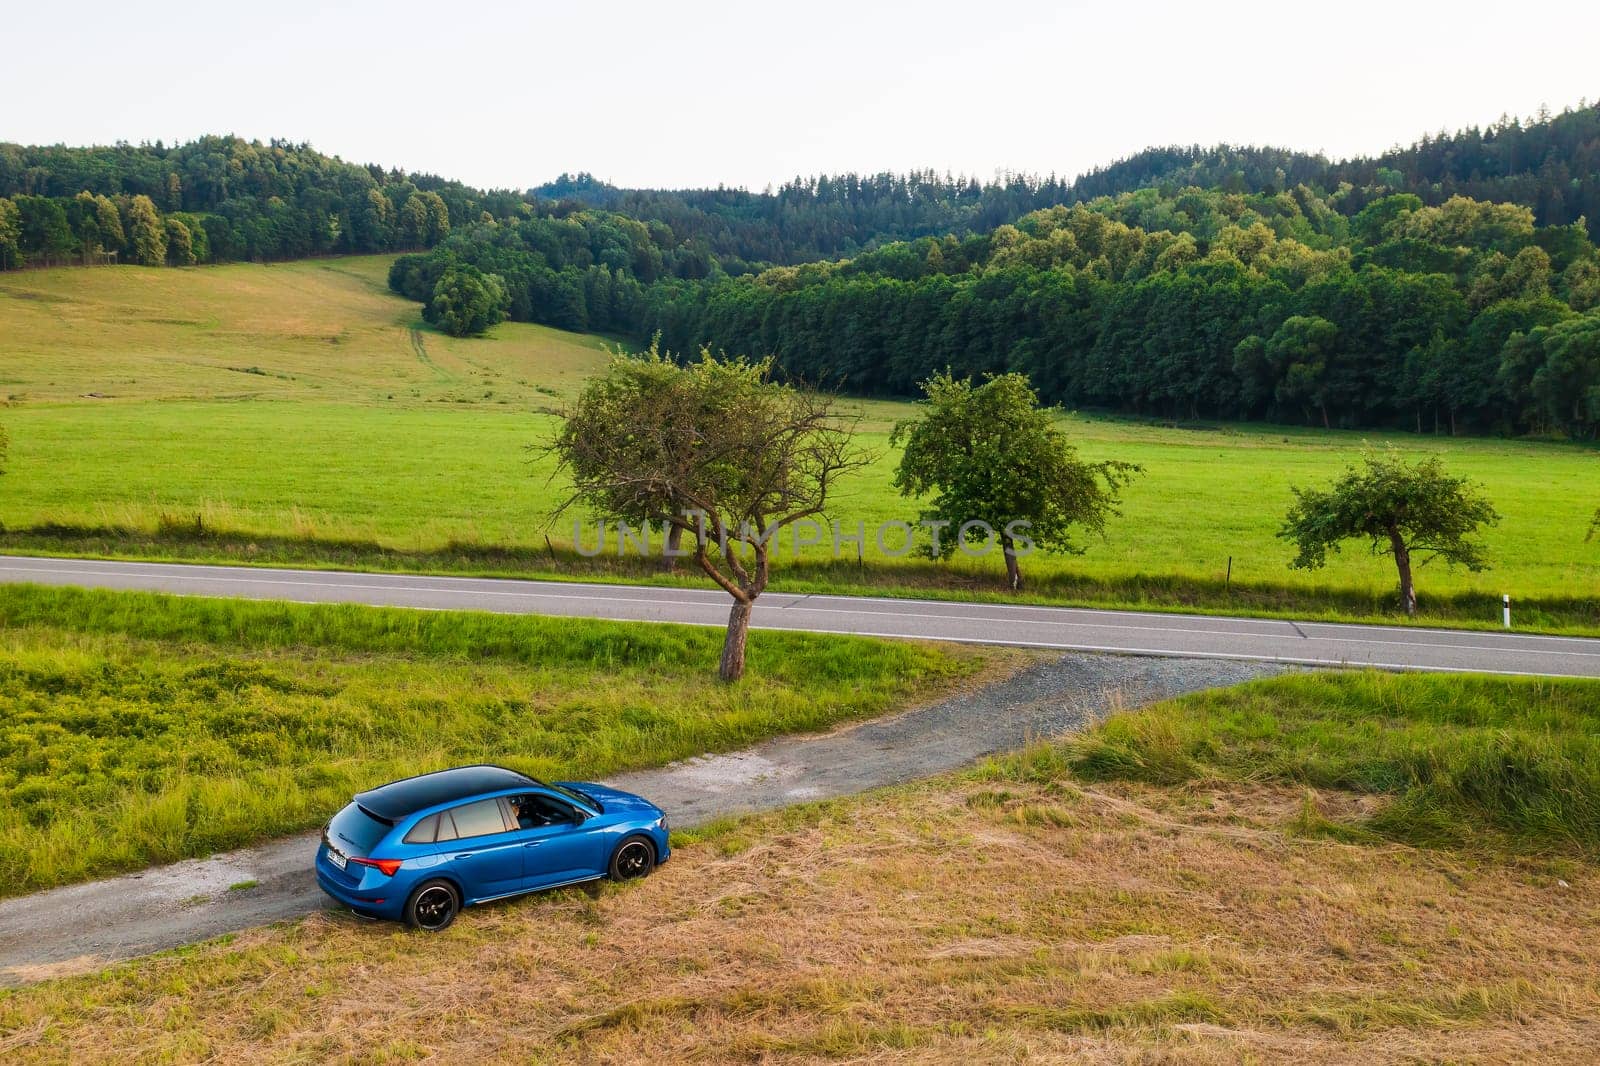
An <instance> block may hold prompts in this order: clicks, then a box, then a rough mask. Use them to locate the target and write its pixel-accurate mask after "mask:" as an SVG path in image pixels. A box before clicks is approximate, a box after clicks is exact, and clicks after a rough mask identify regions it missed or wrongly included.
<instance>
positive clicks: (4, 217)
mask: <svg viewBox="0 0 1600 1066" xmlns="http://www.w3.org/2000/svg"><path fill="white" fill-rule="evenodd" d="M21 265H22V213H21V212H20V211H18V210H17V205H16V204H14V203H12V202H11V201H10V200H8V199H6V198H4V197H0V270H15V269H16V268H17V267H19V266H21Z"/></svg>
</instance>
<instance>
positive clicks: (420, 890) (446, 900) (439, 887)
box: [406, 881, 461, 933]
mask: <svg viewBox="0 0 1600 1066" xmlns="http://www.w3.org/2000/svg"><path fill="white" fill-rule="evenodd" d="M460 912H461V896H460V894H459V893H457V892H456V887H455V886H454V885H452V884H451V883H450V882H449V881H425V882H423V883H422V884H420V885H418V886H417V890H416V891H415V892H413V893H411V898H410V899H408V900H407V901H406V924H407V925H409V926H410V927H411V928H413V929H421V930H422V931H424V932H427V933H437V932H438V931H439V930H441V929H444V928H445V927H446V926H448V925H449V924H450V923H451V922H453V921H455V920H456V915H457V914H459V913H460Z"/></svg>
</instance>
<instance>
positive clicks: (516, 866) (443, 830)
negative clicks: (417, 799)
mask: <svg viewBox="0 0 1600 1066" xmlns="http://www.w3.org/2000/svg"><path fill="white" fill-rule="evenodd" d="M445 814H446V815H448V816H449V819H448V821H449V824H448V825H447V824H446V819H444V818H441V819H440V820H439V837H438V841H439V844H438V847H439V854H440V855H441V856H442V857H444V858H445V859H446V860H448V861H449V863H450V868H451V871H452V872H454V873H455V874H456V875H457V876H458V877H459V878H460V879H461V887H462V891H463V893H464V894H465V895H466V897H467V900H468V901H476V900H481V899H489V898H491V897H493V896H504V895H506V894H508V893H511V892H517V891H520V890H521V888H522V843H523V841H522V837H521V834H520V833H518V832H515V831H513V830H511V829H508V828H507V826H508V824H509V823H508V820H507V817H506V814H505V807H504V803H503V801H501V800H499V799H486V800H477V801H475V802H473V803H464V804H462V805H461V806H459V807H452V808H450V809H449V810H448V811H446V812H445ZM452 838H453V839H452Z"/></svg>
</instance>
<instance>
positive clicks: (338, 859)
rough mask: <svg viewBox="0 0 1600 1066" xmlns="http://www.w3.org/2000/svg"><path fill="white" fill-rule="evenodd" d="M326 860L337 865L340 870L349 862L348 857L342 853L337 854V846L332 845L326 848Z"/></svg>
mask: <svg viewBox="0 0 1600 1066" xmlns="http://www.w3.org/2000/svg"><path fill="white" fill-rule="evenodd" d="M328 861H329V862H331V863H333V864H334V865H335V866H337V867H338V868H339V869H341V870H343V869H344V868H345V866H346V865H348V864H349V862H350V860H349V859H347V858H345V857H344V856H343V855H341V854H339V849H338V848H334V847H330V848H329V849H328Z"/></svg>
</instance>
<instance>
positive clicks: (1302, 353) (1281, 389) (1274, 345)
mask: <svg viewBox="0 0 1600 1066" xmlns="http://www.w3.org/2000/svg"><path fill="white" fill-rule="evenodd" d="M1338 339H1339V327H1338V326H1335V325H1334V324H1333V323H1332V322H1329V321H1328V320H1327V319H1325V318H1319V317H1318V316H1316V315H1292V316H1290V317H1289V318H1286V319H1284V321H1283V325H1281V326H1279V327H1278V328H1277V330H1276V331H1275V332H1274V333H1273V334H1272V336H1271V337H1270V338H1269V339H1268V340H1267V342H1266V345H1265V355H1266V359H1267V362H1268V363H1269V364H1271V366H1272V367H1273V369H1274V370H1275V371H1276V372H1277V376H1278V388H1277V399H1278V402H1279V403H1299V404H1304V405H1306V406H1309V407H1315V408H1316V409H1317V410H1319V411H1321V412H1322V425H1323V427H1324V428H1326V427H1327V426H1328V360H1329V358H1330V357H1331V356H1332V354H1333V350H1334V344H1335V342H1336V341H1337V340H1338Z"/></svg>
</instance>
